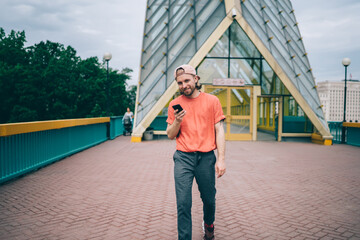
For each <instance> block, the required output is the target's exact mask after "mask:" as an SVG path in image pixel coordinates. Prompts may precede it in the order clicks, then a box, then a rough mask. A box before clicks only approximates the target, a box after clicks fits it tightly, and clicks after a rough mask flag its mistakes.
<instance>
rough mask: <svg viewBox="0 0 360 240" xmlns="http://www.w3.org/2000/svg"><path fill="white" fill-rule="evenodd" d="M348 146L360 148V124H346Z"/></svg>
mask: <svg viewBox="0 0 360 240" xmlns="http://www.w3.org/2000/svg"><path fill="white" fill-rule="evenodd" d="M343 125H344V127H346V144H349V145H353V146H358V147H360V123H351V122H346V123H344V124H343Z"/></svg>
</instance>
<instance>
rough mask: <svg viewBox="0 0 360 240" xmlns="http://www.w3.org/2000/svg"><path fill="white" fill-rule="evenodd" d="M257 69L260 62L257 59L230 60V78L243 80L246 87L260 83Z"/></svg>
mask: <svg viewBox="0 0 360 240" xmlns="http://www.w3.org/2000/svg"><path fill="white" fill-rule="evenodd" d="M256 69H258V70H256ZM259 69H260V60H257V59H231V60H230V78H239V79H244V80H245V83H246V84H248V85H253V84H259V83H260V72H259Z"/></svg>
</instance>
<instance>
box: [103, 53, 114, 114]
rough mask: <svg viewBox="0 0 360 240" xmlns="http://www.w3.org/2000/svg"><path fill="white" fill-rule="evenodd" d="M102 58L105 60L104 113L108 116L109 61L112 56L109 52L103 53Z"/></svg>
mask: <svg viewBox="0 0 360 240" xmlns="http://www.w3.org/2000/svg"><path fill="white" fill-rule="evenodd" d="M103 58H104V60H105V61H106V114H107V116H109V112H110V109H109V106H110V89H109V88H110V87H109V61H110V60H111V58H112V55H111V53H109V52H107V53H104V57H103Z"/></svg>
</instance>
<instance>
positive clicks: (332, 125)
mask: <svg viewBox="0 0 360 240" xmlns="http://www.w3.org/2000/svg"><path fill="white" fill-rule="evenodd" d="M328 125H329V129H330V133H331V135H332V136H333V137H334V138H333V143H341V137H342V122H328Z"/></svg>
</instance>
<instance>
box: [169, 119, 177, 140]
mask: <svg viewBox="0 0 360 240" xmlns="http://www.w3.org/2000/svg"><path fill="white" fill-rule="evenodd" d="M179 130H180V123H178V122H177V121H174V122H173V124H168V126H167V128H166V134H167V135H168V138H170V139H174V138H175V137H176V136H177V135H178V133H179Z"/></svg>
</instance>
